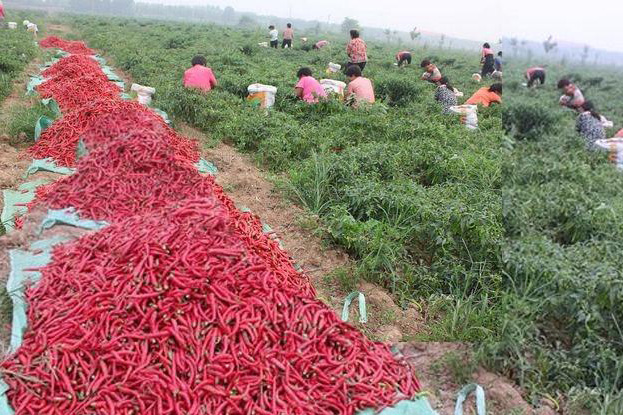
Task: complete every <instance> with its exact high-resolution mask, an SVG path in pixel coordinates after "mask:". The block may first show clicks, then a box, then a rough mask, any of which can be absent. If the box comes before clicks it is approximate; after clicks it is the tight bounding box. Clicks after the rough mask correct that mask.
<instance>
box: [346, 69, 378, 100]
mask: <svg viewBox="0 0 623 415" xmlns="http://www.w3.org/2000/svg"><path fill="white" fill-rule="evenodd" d="M346 76H347V77H348V79H350V82H349V83H348V87H347V88H346V99H347V100H353V107H357V106H358V105H359V103H361V102H367V103H369V104H374V87H373V86H372V82H371V81H370V80H369V79H368V78H364V77H363V76H361V68H360V67H359V66H357V65H352V66H349V67H348V68H347V69H346Z"/></svg>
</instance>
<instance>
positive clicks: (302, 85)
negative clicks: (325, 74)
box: [294, 68, 327, 104]
mask: <svg viewBox="0 0 623 415" xmlns="http://www.w3.org/2000/svg"><path fill="white" fill-rule="evenodd" d="M296 76H297V77H298V78H299V81H298V82H297V84H296V86H295V87H294V92H295V93H296V96H297V98H299V99H301V100H303V101H305V102H307V103H310V104H312V103H314V102H318V100H319V99H320V98H326V97H327V93H326V92H325V90H324V88H323V87H322V85H320V82H318V81H317V80H316V78H314V77H313V76H312V71H311V69H309V68H301V69H299V71H298V72H297V74H296Z"/></svg>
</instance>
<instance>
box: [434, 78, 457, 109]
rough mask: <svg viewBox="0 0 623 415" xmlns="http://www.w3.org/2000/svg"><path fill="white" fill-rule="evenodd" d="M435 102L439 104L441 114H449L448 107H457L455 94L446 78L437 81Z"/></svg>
mask: <svg viewBox="0 0 623 415" xmlns="http://www.w3.org/2000/svg"><path fill="white" fill-rule="evenodd" d="M435 101H437V102H439V103H440V104H441V113H442V114H451V113H452V112H451V111H450V107H453V106H455V105H457V104H458V103H457V99H456V93H455V92H454V88H453V87H452V85H450V81H448V77H447V76H444V77H443V78H441V79H440V80H439V86H438V87H437V90H436V91H435Z"/></svg>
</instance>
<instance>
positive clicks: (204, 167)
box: [195, 159, 218, 176]
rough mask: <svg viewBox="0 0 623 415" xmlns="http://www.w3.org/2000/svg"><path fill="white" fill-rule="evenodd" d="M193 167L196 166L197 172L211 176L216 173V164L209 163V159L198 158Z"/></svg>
mask: <svg viewBox="0 0 623 415" xmlns="http://www.w3.org/2000/svg"><path fill="white" fill-rule="evenodd" d="M195 167H197V170H199V173H204V174H211V175H213V176H214V175H215V174H216V173H218V169H217V168H216V166H215V165H214V164H212V163H210V162H209V161H206V160H204V159H200V160H199V161H198V162H197V163H196V164H195Z"/></svg>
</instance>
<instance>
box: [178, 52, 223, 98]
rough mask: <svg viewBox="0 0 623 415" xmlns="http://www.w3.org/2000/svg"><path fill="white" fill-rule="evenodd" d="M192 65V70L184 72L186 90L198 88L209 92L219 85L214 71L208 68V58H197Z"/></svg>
mask: <svg viewBox="0 0 623 415" xmlns="http://www.w3.org/2000/svg"><path fill="white" fill-rule="evenodd" d="M191 63H192V68H190V69H187V70H186V72H184V86H185V87H186V88H197V89H200V90H202V91H206V92H207V91H209V90H211V89H212V88H214V87H215V86H216V85H217V84H218V82H216V77H215V76H214V73H213V72H212V69H210V68H208V67H207V65H208V62H207V61H206V58H204V57H203V56H195V57H194V58H193V60H192V61H191Z"/></svg>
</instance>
